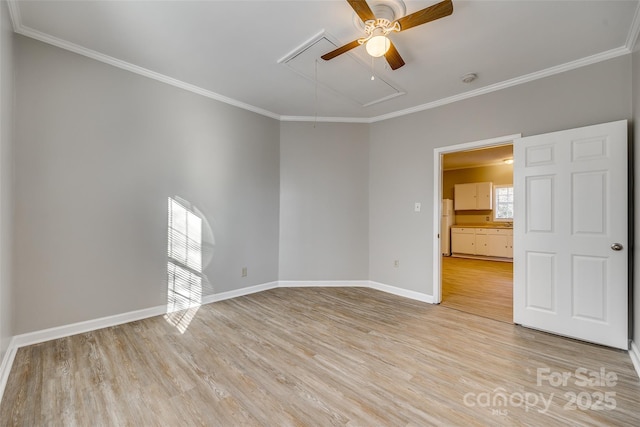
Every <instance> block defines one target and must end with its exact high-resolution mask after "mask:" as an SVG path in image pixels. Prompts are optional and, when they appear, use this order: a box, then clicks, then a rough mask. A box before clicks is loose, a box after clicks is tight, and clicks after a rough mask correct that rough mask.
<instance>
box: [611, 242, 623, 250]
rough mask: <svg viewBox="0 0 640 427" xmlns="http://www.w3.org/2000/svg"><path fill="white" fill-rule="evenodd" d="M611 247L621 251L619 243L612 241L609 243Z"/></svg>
mask: <svg viewBox="0 0 640 427" xmlns="http://www.w3.org/2000/svg"><path fill="white" fill-rule="evenodd" d="M611 249H613V250H614V251H621V250H622V245H621V244H620V243H614V244H613V245H611Z"/></svg>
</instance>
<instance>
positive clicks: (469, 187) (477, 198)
mask: <svg viewBox="0 0 640 427" xmlns="http://www.w3.org/2000/svg"><path fill="white" fill-rule="evenodd" d="M453 198H454V202H453V204H454V209H455V210H457V211H472V210H483V211H486V210H491V209H493V183H492V182H472V183H469V184H456V185H454V189H453Z"/></svg>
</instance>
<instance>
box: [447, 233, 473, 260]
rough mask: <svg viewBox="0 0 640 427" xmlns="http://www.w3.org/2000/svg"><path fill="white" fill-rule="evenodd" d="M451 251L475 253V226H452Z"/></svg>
mask: <svg viewBox="0 0 640 427" xmlns="http://www.w3.org/2000/svg"><path fill="white" fill-rule="evenodd" d="M451 252H453V253H459V254H468V255H475V253H476V232H475V230H474V229H473V228H461V227H451Z"/></svg>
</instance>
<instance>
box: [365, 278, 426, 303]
mask: <svg viewBox="0 0 640 427" xmlns="http://www.w3.org/2000/svg"><path fill="white" fill-rule="evenodd" d="M369 287H370V288H372V289H377V290H379V291H382V292H387V293H389V294H393V295H398V296H401V297H405V298H409V299H413V300H416V301H422V302H428V303H429V304H433V295H428V294H423V293H422V292H416V291H409V290H407V289H402V288H397V287H395V286H391V285H385V284H384V283H378V282H369Z"/></svg>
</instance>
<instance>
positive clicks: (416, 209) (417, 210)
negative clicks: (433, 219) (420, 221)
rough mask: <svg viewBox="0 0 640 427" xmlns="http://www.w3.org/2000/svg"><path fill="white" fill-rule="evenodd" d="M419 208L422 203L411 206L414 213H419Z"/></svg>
mask: <svg viewBox="0 0 640 427" xmlns="http://www.w3.org/2000/svg"><path fill="white" fill-rule="evenodd" d="M421 208H422V203H420V202H416V203H415V204H414V205H413V211H414V212H420V209H421Z"/></svg>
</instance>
